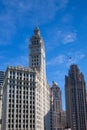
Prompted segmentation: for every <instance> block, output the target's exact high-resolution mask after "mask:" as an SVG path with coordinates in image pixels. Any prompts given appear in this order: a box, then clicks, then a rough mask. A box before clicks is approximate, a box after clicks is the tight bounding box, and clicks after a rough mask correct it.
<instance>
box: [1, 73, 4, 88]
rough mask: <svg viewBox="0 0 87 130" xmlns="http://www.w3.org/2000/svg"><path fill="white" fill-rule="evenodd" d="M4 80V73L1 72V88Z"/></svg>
mask: <svg viewBox="0 0 87 130" xmlns="http://www.w3.org/2000/svg"><path fill="white" fill-rule="evenodd" d="M3 80H4V71H0V86H1V85H2V84H3Z"/></svg>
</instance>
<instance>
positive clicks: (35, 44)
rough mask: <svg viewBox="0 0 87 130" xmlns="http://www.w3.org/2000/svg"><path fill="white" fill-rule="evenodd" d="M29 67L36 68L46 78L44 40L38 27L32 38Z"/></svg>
mask: <svg viewBox="0 0 87 130" xmlns="http://www.w3.org/2000/svg"><path fill="white" fill-rule="evenodd" d="M29 67H31V68H36V69H37V70H38V71H39V72H40V74H41V77H42V78H43V79H46V64H45V48H44V41H43V39H42V37H41V35H40V30H39V28H38V27H36V28H35V29H34V34H33V36H32V37H31V38H30V44H29Z"/></svg>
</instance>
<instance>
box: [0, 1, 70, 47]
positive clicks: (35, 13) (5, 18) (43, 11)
mask: <svg viewBox="0 0 87 130" xmlns="http://www.w3.org/2000/svg"><path fill="white" fill-rule="evenodd" d="M67 3H68V0H45V1H43V0H21V1H19V0H2V1H1V3H0V4H1V6H2V7H3V6H4V8H2V10H1V12H0V25H2V26H1V27H0V34H1V35H0V44H1V45H3V44H9V43H11V39H12V38H13V37H14V36H15V33H16V32H17V29H18V28H19V26H20V28H21V27H27V28H28V27H29V26H32V25H33V26H34V25H35V24H36V21H37V20H38V23H39V25H40V24H43V23H47V22H50V21H51V20H53V18H54V17H55V15H56V13H57V11H58V10H61V9H64V8H65V7H66V5H67Z"/></svg>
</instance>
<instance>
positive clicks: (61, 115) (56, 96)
mask: <svg viewBox="0 0 87 130" xmlns="http://www.w3.org/2000/svg"><path fill="white" fill-rule="evenodd" d="M65 125H66V113H65V111H63V110H62V98H61V90H60V88H59V87H58V85H57V84H56V83H54V82H53V85H52V88H51V130H63V128H64V127H65Z"/></svg>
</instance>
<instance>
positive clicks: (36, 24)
mask: <svg viewBox="0 0 87 130" xmlns="http://www.w3.org/2000/svg"><path fill="white" fill-rule="evenodd" d="M36 27H37V28H38V20H36Z"/></svg>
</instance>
